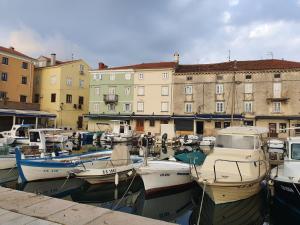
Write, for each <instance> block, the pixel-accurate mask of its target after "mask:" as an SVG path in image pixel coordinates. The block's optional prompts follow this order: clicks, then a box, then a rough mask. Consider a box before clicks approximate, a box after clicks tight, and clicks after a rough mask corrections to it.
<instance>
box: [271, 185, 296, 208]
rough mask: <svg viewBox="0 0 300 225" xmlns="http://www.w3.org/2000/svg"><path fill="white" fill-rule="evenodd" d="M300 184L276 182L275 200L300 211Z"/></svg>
mask: <svg viewBox="0 0 300 225" xmlns="http://www.w3.org/2000/svg"><path fill="white" fill-rule="evenodd" d="M296 188H297V189H296ZM298 192H300V184H299V183H290V182H284V181H279V180H274V193H275V196H274V197H275V198H277V199H278V200H280V201H281V202H284V203H285V204H284V205H286V206H287V207H292V208H297V209H300V195H299V193H298Z"/></svg>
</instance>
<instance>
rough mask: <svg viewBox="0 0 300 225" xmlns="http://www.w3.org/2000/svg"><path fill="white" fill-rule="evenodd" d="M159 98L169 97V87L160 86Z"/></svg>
mask: <svg viewBox="0 0 300 225" xmlns="http://www.w3.org/2000/svg"><path fill="white" fill-rule="evenodd" d="M161 96H169V86H161Z"/></svg>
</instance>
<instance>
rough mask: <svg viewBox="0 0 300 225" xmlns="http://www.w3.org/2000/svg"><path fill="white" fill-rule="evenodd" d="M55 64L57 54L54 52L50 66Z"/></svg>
mask: <svg viewBox="0 0 300 225" xmlns="http://www.w3.org/2000/svg"><path fill="white" fill-rule="evenodd" d="M55 65H56V54H55V53H52V54H51V61H50V66H55Z"/></svg>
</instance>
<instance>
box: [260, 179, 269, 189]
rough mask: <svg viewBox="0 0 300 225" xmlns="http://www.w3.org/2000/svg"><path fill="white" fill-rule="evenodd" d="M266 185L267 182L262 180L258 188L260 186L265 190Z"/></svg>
mask: <svg viewBox="0 0 300 225" xmlns="http://www.w3.org/2000/svg"><path fill="white" fill-rule="evenodd" d="M267 184H268V182H267V181H266V180H262V181H261V182H260V186H261V187H262V188H266V187H267Z"/></svg>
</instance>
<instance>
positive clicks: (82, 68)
mask: <svg viewBox="0 0 300 225" xmlns="http://www.w3.org/2000/svg"><path fill="white" fill-rule="evenodd" d="M79 71H80V72H83V71H84V65H83V64H80V65H79Z"/></svg>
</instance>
